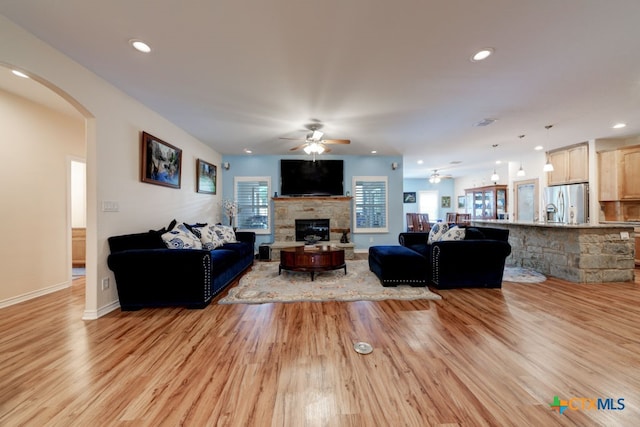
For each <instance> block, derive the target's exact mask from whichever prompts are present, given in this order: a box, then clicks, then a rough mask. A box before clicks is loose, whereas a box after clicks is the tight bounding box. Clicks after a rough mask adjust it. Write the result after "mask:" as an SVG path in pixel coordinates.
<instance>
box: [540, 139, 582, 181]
mask: <svg viewBox="0 0 640 427" xmlns="http://www.w3.org/2000/svg"><path fill="white" fill-rule="evenodd" d="M547 160H548V161H549V162H550V163H551V164H552V165H553V172H548V175H547V182H548V184H549V185H561V184H575V183H578V182H588V181H589V146H588V145H587V144H586V143H582V144H577V145H572V146H570V147H566V148H562V149H559V150H554V151H550V152H549V153H548V154H547Z"/></svg>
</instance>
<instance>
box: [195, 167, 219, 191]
mask: <svg viewBox="0 0 640 427" xmlns="http://www.w3.org/2000/svg"><path fill="white" fill-rule="evenodd" d="M196 171H198V172H197V174H198V176H197V177H196V187H197V188H196V191H197V192H198V193H205V194H216V182H217V178H218V177H217V171H218V168H217V167H216V165H212V164H211V163H208V162H205V161H204V160H202V159H198V160H196Z"/></svg>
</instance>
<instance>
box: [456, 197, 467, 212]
mask: <svg viewBox="0 0 640 427" xmlns="http://www.w3.org/2000/svg"><path fill="white" fill-rule="evenodd" d="M466 200H467V199H466V198H465V196H458V209H464V207H465V202H466Z"/></svg>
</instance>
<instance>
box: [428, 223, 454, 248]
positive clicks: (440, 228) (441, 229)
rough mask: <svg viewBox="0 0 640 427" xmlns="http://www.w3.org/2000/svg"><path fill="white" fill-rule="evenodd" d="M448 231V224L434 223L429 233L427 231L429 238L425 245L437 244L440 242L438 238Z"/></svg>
mask: <svg viewBox="0 0 640 427" xmlns="http://www.w3.org/2000/svg"><path fill="white" fill-rule="evenodd" d="M448 229H449V224H447V223H446V222H436V223H435V224H433V226H432V227H431V231H429V238H427V243H428V244H431V243H433V242H437V241H439V240H440V237H442V235H443V234H444V233H446V232H447V230H448Z"/></svg>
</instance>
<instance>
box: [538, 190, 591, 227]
mask: <svg viewBox="0 0 640 427" xmlns="http://www.w3.org/2000/svg"><path fill="white" fill-rule="evenodd" d="M545 204H546V206H545V211H546V215H547V217H546V219H547V222H557V223H564V224H584V223H586V222H589V184H568V185H554V186H552V187H547V188H545Z"/></svg>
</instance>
